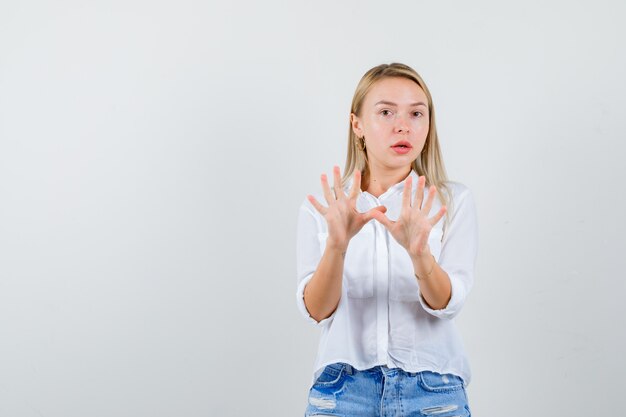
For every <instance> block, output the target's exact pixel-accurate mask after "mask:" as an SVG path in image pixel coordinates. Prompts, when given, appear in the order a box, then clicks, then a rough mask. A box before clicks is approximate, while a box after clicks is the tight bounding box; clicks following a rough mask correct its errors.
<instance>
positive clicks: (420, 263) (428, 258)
mask: <svg viewBox="0 0 626 417" xmlns="http://www.w3.org/2000/svg"><path fill="white" fill-rule="evenodd" d="M411 260H412V261H413V272H414V274H415V277H416V278H417V279H418V280H419V281H421V280H425V279H428V278H430V276H431V275H432V273H433V271H434V270H435V264H436V263H437V261H436V260H435V256H434V255H432V254H431V253H430V251H428V252H424V253H422V254H420V255H416V256H411Z"/></svg>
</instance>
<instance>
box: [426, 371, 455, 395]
mask: <svg viewBox="0 0 626 417" xmlns="http://www.w3.org/2000/svg"><path fill="white" fill-rule="evenodd" d="M418 382H419V384H420V386H421V387H422V388H423V389H424V390H425V391H429V392H449V391H458V390H462V389H463V379H462V378H461V377H459V376H456V375H454V374H438V373H436V372H430V371H423V372H420V373H419V378H418Z"/></svg>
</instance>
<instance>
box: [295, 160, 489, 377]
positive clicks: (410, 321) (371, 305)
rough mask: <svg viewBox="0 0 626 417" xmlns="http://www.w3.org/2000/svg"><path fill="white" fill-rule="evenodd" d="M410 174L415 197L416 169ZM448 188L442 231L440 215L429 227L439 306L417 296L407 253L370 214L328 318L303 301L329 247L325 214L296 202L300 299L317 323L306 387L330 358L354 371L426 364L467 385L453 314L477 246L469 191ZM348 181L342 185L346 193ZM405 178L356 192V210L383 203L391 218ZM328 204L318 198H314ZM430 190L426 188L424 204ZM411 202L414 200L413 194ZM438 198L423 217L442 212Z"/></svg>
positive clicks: (470, 277)
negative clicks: (442, 277)
mask: <svg viewBox="0 0 626 417" xmlns="http://www.w3.org/2000/svg"><path fill="white" fill-rule="evenodd" d="M410 175H411V176H412V177H413V190H412V196H414V195H415V191H416V190H417V184H418V175H417V174H416V173H415V172H414V171H411V174H410ZM448 184H449V186H450V188H451V191H452V193H453V199H454V202H453V206H452V211H449V212H448V213H447V215H450V216H451V217H450V218H451V220H450V223H449V225H448V226H447V228H446V230H445V231H444V230H443V229H444V224H443V223H444V220H445V217H444V218H442V219H441V220H440V221H439V222H438V223H437V224H436V225H435V226H434V227H433V229H432V231H431V232H430V236H429V240H428V245H429V246H430V251H431V253H432V254H433V255H434V257H435V259H436V260H437V263H438V264H439V266H440V267H441V268H442V269H443V270H444V271H446V272H447V274H448V276H449V277H450V283H451V287H452V297H451V299H450V301H449V303H448V305H447V306H446V307H445V308H443V309H441V310H433V309H431V308H429V306H428V304H427V303H426V302H425V300H424V299H423V297H422V295H421V294H420V288H419V281H418V280H417V278H416V277H415V274H414V270H413V264H412V262H411V259H410V257H409V254H408V253H407V251H406V250H405V249H404V248H403V247H402V246H400V245H399V244H398V242H396V241H395V239H394V238H393V237H392V236H391V234H390V233H389V232H388V231H387V229H386V228H385V227H384V226H383V225H382V224H381V223H379V222H378V221H376V220H371V221H370V222H369V223H367V224H366V225H365V226H363V228H362V229H361V230H360V231H359V233H357V234H356V235H355V236H354V237H353V238H352V239H351V240H350V243H349V245H348V249H347V252H346V255H345V259H344V269H343V280H342V287H341V298H340V300H339V304H338V306H337V308H336V310H335V311H334V312H333V313H332V315H331V316H330V317H328V318H325V319H323V320H321V321H320V322H317V321H316V320H315V319H313V318H312V317H311V316H310V314H309V312H308V310H307V309H306V305H305V304H304V287H305V286H306V285H307V283H308V282H309V281H310V280H311V278H312V277H313V273H314V272H315V270H316V269H317V266H318V264H319V261H320V259H321V257H322V253H323V252H324V248H325V246H326V238H327V236H328V228H327V224H326V220H325V219H324V217H323V216H322V215H320V214H319V213H318V211H317V210H316V209H315V208H314V207H313V205H312V204H311V203H310V202H309V201H308V200H306V199H305V201H304V203H303V204H302V206H301V207H300V212H299V216H298V232H297V275H298V285H297V291H296V299H297V305H298V309H299V310H300V312H301V313H302V314H303V316H304V317H305V318H306V320H308V321H309V322H310V323H312V324H314V325H315V326H319V327H321V331H322V332H321V336H320V342H319V346H318V353H317V358H316V360H315V365H314V369H313V378H312V380H311V385H313V383H314V382H315V381H316V380H317V377H318V376H319V375H320V374H321V372H322V370H323V369H324V367H325V366H326V365H328V364H331V363H335V362H345V363H349V364H350V365H352V366H353V367H354V368H356V369H360V370H363V369H368V368H371V367H373V366H376V365H387V366H388V367H389V368H394V367H399V368H401V369H403V370H405V371H407V372H420V371H424V370H428V371H432V372H438V373H441V374H445V373H451V374H455V375H458V376H460V377H461V378H462V379H463V380H464V382H465V385H467V384H469V381H470V378H471V373H470V368H469V363H468V360H467V357H466V354H465V349H464V347H463V342H462V340H461V338H460V335H459V333H458V330H457V329H456V327H455V324H454V321H453V320H452V319H453V318H454V317H455V316H456V315H457V314H458V313H459V311H460V310H461V308H462V306H463V304H464V302H465V299H466V297H467V295H468V293H469V291H470V289H471V287H472V284H473V281H474V265H475V261H476V254H477V249H478V224H477V217H476V208H475V205H474V200H473V197H472V194H471V192H470V190H469V188H467V187H466V186H465V185H463V184H460V183H458V182H449V183H448ZM351 185H352V180H350V181H349V182H348V184H346V186H345V192H346V193H348V192H349V190H350V187H351ZM403 187H404V181H402V182H400V183H398V184H396V185H394V186H392V187H390V188H389V189H388V190H387V191H386V192H385V193H383V194H382V195H380V196H379V197H378V198H376V197H374V196H373V195H371V194H369V193H368V192H360V194H359V197H358V199H357V209H358V210H359V211H360V212H365V211H368V210H369V209H371V208H373V207H376V206H380V205H384V206H385V207H387V212H386V215H387V217H388V218H389V219H390V220H396V219H397V218H398V216H399V214H400V209H401V205H402V194H403ZM315 197H316V198H317V200H318V201H320V202H322V203H325V200H324V199H323V197H322V196H320V195H316V196H315ZM427 197H428V189H427V188H425V189H424V200H423V201H424V202H425V201H426V199H427ZM411 201H413V198H412V199H411ZM440 207H441V202H440V201H439V199H437V198H435V200H434V201H433V206H432V209H431V212H430V213H429V214H428V217H431V216H433V215H434V214H435V213H437V212H438V211H439V208H440Z"/></svg>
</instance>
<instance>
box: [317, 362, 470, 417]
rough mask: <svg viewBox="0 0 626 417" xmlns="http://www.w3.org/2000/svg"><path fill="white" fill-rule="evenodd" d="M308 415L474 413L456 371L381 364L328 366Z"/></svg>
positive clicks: (443, 416)
mask: <svg viewBox="0 0 626 417" xmlns="http://www.w3.org/2000/svg"><path fill="white" fill-rule="evenodd" d="M306 416H345V417H352V416H359V417H360V416H363V417H366V416H372V417H373V416H379V417H391V416H393V417H400V416H402V417H404V416H436V417H455V416H459V417H469V416H471V413H470V408H469V405H468V400H467V394H466V392H465V387H464V386H463V380H462V379H461V378H460V377H458V376H456V375H453V374H444V375H441V374H438V373H435V372H430V371H422V372H405V371H403V370H402V369H400V368H388V367H386V366H375V367H374V368H370V369H366V370H363V371H359V370H357V369H354V368H353V367H352V366H350V365H348V364H345V363H334V364H331V365H328V366H326V368H324V371H323V372H322V373H321V375H320V376H319V377H318V378H317V380H316V381H315V383H314V384H313V386H312V387H311V389H310V391H309V404H308V406H307V409H306V412H305V417H306Z"/></svg>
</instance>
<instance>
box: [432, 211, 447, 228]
mask: <svg viewBox="0 0 626 417" xmlns="http://www.w3.org/2000/svg"><path fill="white" fill-rule="evenodd" d="M447 211H448V208H447V207H446V206H441V208H440V209H439V211H438V212H437V214H435V215H434V216H433V217H431V218H430V224H432V225H433V226H434V225H436V224H437V223H439V220H441V218H442V217H443V216H444V214H446V212H447Z"/></svg>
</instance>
